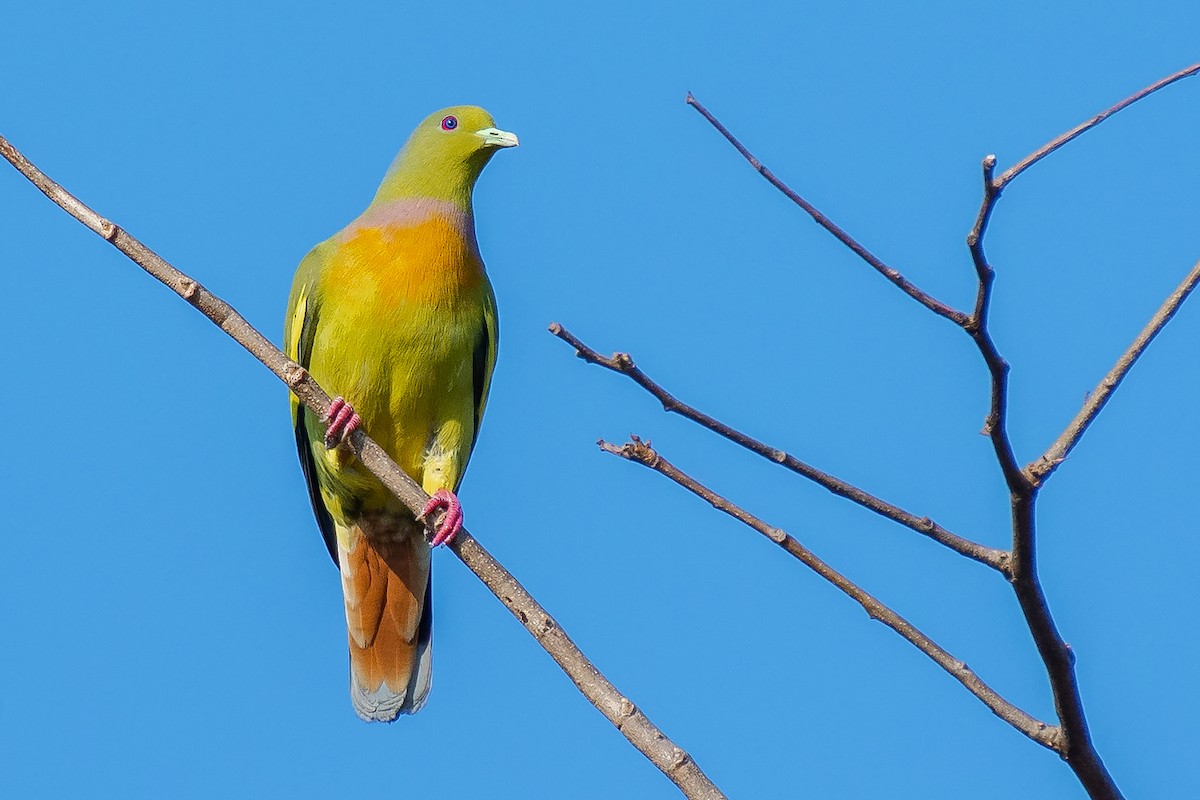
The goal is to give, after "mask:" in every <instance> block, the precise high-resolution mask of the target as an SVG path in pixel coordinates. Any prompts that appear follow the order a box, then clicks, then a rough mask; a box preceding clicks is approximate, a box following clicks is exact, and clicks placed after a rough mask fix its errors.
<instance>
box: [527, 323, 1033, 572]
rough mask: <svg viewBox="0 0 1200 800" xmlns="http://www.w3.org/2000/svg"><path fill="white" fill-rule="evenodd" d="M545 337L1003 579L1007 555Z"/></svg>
mask: <svg viewBox="0 0 1200 800" xmlns="http://www.w3.org/2000/svg"><path fill="white" fill-rule="evenodd" d="M550 332H551V333H552V334H554V335H555V336H557V337H558V338H559V339H562V340H563V341H564V342H566V343H567V344H569V345H571V347H573V348H575V354H576V355H577V356H579V357H580V358H581V359H583V360H584V361H586V362H588V363H589V364H597V365H599V366H601V367H605V368H606V369H609V370H612V371H613V372H618V373H620V374H622V375H625V376H627V377H628V378H629V379H630V380H632V381H633V382H634V383H636V384H637V385H638V386H641V387H642V388H643V389H645V390H646V391H647V392H649V393H650V394H652V395H653V396H654V397H656V398H658V401H659V402H660V403H662V405H663V410H665V411H672V412H674V413H676V414H679V415H680V416H683V417H686V418H687V419H690V420H691V421H693V422H695V423H697V424H698V425H702V426H703V427H705V428H708V429H709V430H710V431H712V432H713V433H716V434H718V435H719V436H723V437H725V438H726V439H728V440H729V441H731V442H733V443H734V444H738V445H741V446H742V447H744V448H746V449H747V450H749V451H750V452H752V453H756V454H758V455H760V456H762V457H763V458H765V459H767V460H768V461H772V462H774V463H776V464H779V465H781V466H784V467H786V468H787V469H790V470H791V471H792V472H795V473H796V474H798V475H802V476H803V477H805V478H808V479H809V480H811V481H813V482H814V483H816V484H818V485H820V486H823V487H825V488H826V489H828V490H829V491H830V492H833V493H834V494H836V495H837V496H839V497H844V498H846V499H847V500H849V501H851V502H853V503H857V504H858V505H860V506H862V507H863V508H866V509H869V510H871V511H874V512H875V513H876V514H879V515H880V516H884V517H887V518H888V519H890V520H893V521H894V522H898V523H900V524H901V525H903V526H905V527H906V528H910V529H912V530H914V531H916V532H917V533H920V534H923V535H925V536H928V537H929V538H930V539H933V540H934V541H935V542H938V543H939V544H942V545H945V546H946V547H949V548H950V549H951V550H953V551H955V552H956V553H958V554H959V555H963V556H966V557H967V558H970V559H972V560H974V561H978V562H979V563H980V564H985V565H987V566H989V567H991V568H992V569H995V570H998V571H999V572H1001V573H1003V574H1004V575H1005V576H1008V575H1009V574H1010V573H1009V565H1008V551H1006V550H998V549H996V548H993V547H987V546H985V545H981V544H978V543H977V542H973V541H971V540H970V539H964V538H963V537H962V536H959V535H958V534H955V533H951V532H950V531H948V530H946V529H945V528H943V527H942V526H941V525H938V524H937V523H936V522H934V521H933V520H931V519H930V518H929V517H918V516H916V515H915V514H912V513H909V512H908V511H905V510H904V509H902V508H900V507H898V506H894V505H892V504H891V503H889V502H887V501H885V500H881V499H880V498H878V497H876V496H875V495H873V494H870V493H868V492H865V491H863V490H862V489H859V488H858V487H857V486H854V485H853V484H850V483H847V482H845V481H843V480H842V479H840V478H837V477H834V476H833V475H830V474H828V473H826V472H822V471H821V470H819V469H817V468H815V467H813V466H810V465H809V464H806V463H805V462H803V461H801V460H800V459H798V458H796V457H795V456H793V455H790V454H788V453H785V452H784V451H783V450H780V449H778V448H776V447H772V446H770V445H768V444H765V443H763V442H760V441H759V440H757V439H755V438H753V437H751V436H747V435H746V434H744V433H742V432H741V431H738V430H735V429H734V428H731V427H729V426H728V425H726V424H725V423H723V422H720V421H719V420H716V419H713V418H712V417H710V416H709V415H708V414H705V413H704V412H703V411H700V410H698V409H696V408H693V407H692V406H689V405H688V404H687V403H684V402H682V401H680V400H678V399H677V398H676V397H675V396H674V395H672V394H671V393H670V392H668V391H667V390H666V389H664V388H663V387H662V386H660V385H659V384H657V383H655V382H654V381H653V380H651V379H650V378H649V377H648V376H647V375H646V373H644V372H642V371H641V369H639V368H638V367H637V366H636V365H635V364H634V363H633V359H632V358H631V357H630V356H629V354H628V353H615V354H614V355H613V356H612V357H606V356H602V355H600V354H599V353H597V352H596V351H595V350H593V349H592V348H590V347H588V346H587V345H586V344H584V343H583V342H582V341H580V340H579V339H578V338H576V336H575V335H574V334H572V333H571V332H570V331H568V330H567V329H566V328H564V327H563V326H562V325H559V324H558V323H557V322H554V323H551V325H550Z"/></svg>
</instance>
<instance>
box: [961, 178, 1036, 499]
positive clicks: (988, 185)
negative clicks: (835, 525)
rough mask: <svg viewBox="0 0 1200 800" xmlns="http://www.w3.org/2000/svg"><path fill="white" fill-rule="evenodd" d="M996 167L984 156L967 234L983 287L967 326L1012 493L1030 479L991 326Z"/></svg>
mask: <svg viewBox="0 0 1200 800" xmlns="http://www.w3.org/2000/svg"><path fill="white" fill-rule="evenodd" d="M995 169H996V157H995V156H988V157H987V158H985V159H984V160H983V202H982V203H981V204H980V206H979V214H978V215H977V216H976V218H975V226H974V227H973V228H971V232H970V233H969V234H967V247H969V248H970V250H971V260H972V261H973V262H974V263H975V273H976V274H977V275H978V277H979V289H978V291H977V293H976V295H975V311H974V312H973V313H972V314H971V318H970V319H969V320H968V321H967V324H966V325H964V326H963V328H964V330H966V332H967V334H968V335H969V336H970V337H971V340H972V341H974V342H975V346H976V347H978V348H979V353H980V355H982V356H983V360H984V363H985V364H987V368H988V372H989V373H991V377H992V400H991V408H990V409H989V411H988V416H987V420H986V421H985V422H984V425H983V432H984V433H985V434H987V436H988V438H989V439H991V442H992V448H993V449H994V450H995V451H996V460H997V461H999V462H1000V469H1001V471H1002V472H1003V473H1004V480H1005V482H1006V483H1007V484H1008V490H1009V492H1011V493H1012V494H1014V495H1015V494H1017V493H1019V492H1022V491H1025V490H1026V489H1028V484H1029V481H1028V479H1027V478H1026V477H1025V475H1024V473H1023V472H1021V467H1020V465H1019V464H1018V463H1017V456H1016V454H1015V453H1014V452H1013V446H1012V441H1011V440H1010V439H1009V436H1008V362H1007V361H1005V360H1004V359H1003V358H1002V357H1001V355H1000V351H999V350H997V349H996V343H995V341H993V340H992V334H991V331H990V330H989V329H988V314H989V312H990V310H991V305H992V285H993V284H994V283H995V281H996V271H995V270H994V269H992V265H991V264H989V263H988V260H987V256H986V255H984V252H983V237H984V234H986V233H987V226H988V222H989V221H990V220H991V218H992V211H993V210H994V209H995V207H996V201H997V200H999V199H1000V192H999V190H998V189H996V188H995V186H994V185H993V183H992V173H993V172H994V171H995Z"/></svg>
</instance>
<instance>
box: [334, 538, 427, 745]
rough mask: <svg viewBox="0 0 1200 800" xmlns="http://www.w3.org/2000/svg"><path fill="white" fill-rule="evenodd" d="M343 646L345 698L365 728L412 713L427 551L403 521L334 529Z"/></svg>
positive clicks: (419, 670)
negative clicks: (365, 723) (346, 672)
mask: <svg viewBox="0 0 1200 800" xmlns="http://www.w3.org/2000/svg"><path fill="white" fill-rule="evenodd" d="M338 564H339V566H340V567H341V572H342V593H343V596H344V597H345V601H346V627H347V629H348V632H349V640H350V699H351V701H352V702H353V703H354V710H355V711H356V712H357V713H358V715H359V716H360V717H362V718H363V719H364V720H367V721H368V722H372V721H374V722H392V721H393V720H395V719H396V717H397V716H399V715H400V714H412V713H415V712H417V711H419V710H420V708H421V706H423V705H424V704H425V700H426V698H427V697H428V695H429V685H430V678H431V669H430V666H431V663H430V662H431V657H432V648H431V644H432V638H431V634H432V621H433V609H432V607H431V604H430V602H429V601H430V580H429V567H430V549H429V545H428V544H426V543H425V538H424V536H423V528H422V526H421V525H420V523H418V522H417V521H416V520H414V519H412V518H411V517H409V518H407V519H405V518H402V517H398V516H394V515H387V516H386V517H384V516H382V515H381V516H378V517H374V516H367V517H364V518H362V519H360V520H359V521H358V522H357V523H356V524H355V525H353V526H352V527H349V528H343V529H340V530H339V531H338Z"/></svg>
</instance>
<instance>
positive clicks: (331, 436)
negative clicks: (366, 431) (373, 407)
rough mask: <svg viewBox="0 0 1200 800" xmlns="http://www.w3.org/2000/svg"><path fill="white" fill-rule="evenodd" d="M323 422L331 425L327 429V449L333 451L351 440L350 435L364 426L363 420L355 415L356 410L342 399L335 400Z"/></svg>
mask: <svg viewBox="0 0 1200 800" xmlns="http://www.w3.org/2000/svg"><path fill="white" fill-rule="evenodd" d="M321 421H322V422H326V423H328V424H329V427H328V428H326V429H325V447H327V448H329V449H331V450H332V449H333V448H335V447H337V446H338V445H339V444H341V443H342V442H344V441H346V440H347V439H349V438H350V434H352V433H354V432H355V431H356V430H358V426H359V425H361V424H362V418H361V417H359V416H358V414H356V413H354V408H353V407H352V406H351V405H350V404H349V403H347V402H346V401H345V399H343V398H341V397H335V398H334V399H333V402H332V403H330V404H329V410H328V411H326V412H325V416H324V417H322V418H321Z"/></svg>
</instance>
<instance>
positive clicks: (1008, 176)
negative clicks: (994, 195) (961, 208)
mask: <svg viewBox="0 0 1200 800" xmlns="http://www.w3.org/2000/svg"><path fill="white" fill-rule="evenodd" d="M1197 73H1200V64H1192V65H1191V66H1190V67H1186V68H1184V69H1181V70H1179V72H1176V73H1175V74H1174V75H1168V76H1167V77H1165V78H1163V79H1162V80H1160V81H1157V82H1155V83H1152V84H1150V85H1149V86H1147V87H1146V88H1145V89H1142V90H1141V91H1138V92H1135V93H1133V94H1131V95H1130V96H1129V97H1126V98H1125V99H1124V100H1122V101H1121V102H1119V103H1117V104H1116V105H1115V106H1112V107H1111V108H1108V109H1106V110H1104V111H1101V112H1100V113H1099V114H1097V115H1096V116H1094V117H1092V118H1091V119H1089V120H1087V121H1085V122H1081V123H1079V124H1078V125H1076V126H1075V127H1074V128H1072V129H1071V130H1069V131H1067V132H1066V133H1064V134H1062V135H1061V136H1057V137H1055V138H1054V139H1051V140H1050V141H1049V142H1046V143H1045V144H1044V145H1042V146H1041V147H1039V148H1038V149H1037V150H1034V151H1033V152H1032V153H1030V154H1029V155H1027V156H1025V157H1024V158H1022V159H1021V160H1020V161H1018V162H1017V163H1016V164H1014V165H1013V166H1011V167H1009V168H1008V169H1006V170H1005V171H1004V174H1002V175H1001V176H1000V177H999V178H997V179H996V182H995V188H996V191H997V192H999V191H1002V190H1003V189H1004V187H1005V186H1007V185H1008V184H1009V183H1010V182H1011V181H1012V179H1013V178H1015V177H1017V176H1018V175H1020V174H1021V173H1022V172H1024V171H1025V170H1027V169H1029V168H1030V167H1032V166H1033V165H1034V164H1036V163H1037V162H1039V161H1041V160H1042V159H1043V158H1045V157H1046V156H1048V155H1050V154H1051V153H1053V152H1054V151H1055V150H1057V149H1058V148H1060V147H1062V146H1063V145H1064V144H1066V143H1067V142H1069V141H1071V140H1072V139H1074V138H1075V137H1077V136H1080V135H1081V134H1083V133H1086V132H1087V131H1090V130H1091V129H1092V128H1094V127H1096V126H1097V125H1099V124H1100V123H1101V122H1104V120H1106V119H1108V118H1109V117H1111V116H1112V115H1113V114H1116V113H1117V112H1118V111H1120V110H1122V109H1124V108H1126V107H1128V106H1131V105H1133V104H1134V103H1136V102H1137V101H1138V100H1141V99H1142V98H1143V97H1146V96H1147V95H1151V94H1154V93H1155V92H1157V91H1158V90H1159V89H1161V88H1163V87H1164V86H1169V85H1171V84H1172V83H1174V82H1175V81H1178V80H1183V79H1184V78H1187V77H1190V76H1192V75H1195V74H1197Z"/></svg>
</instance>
